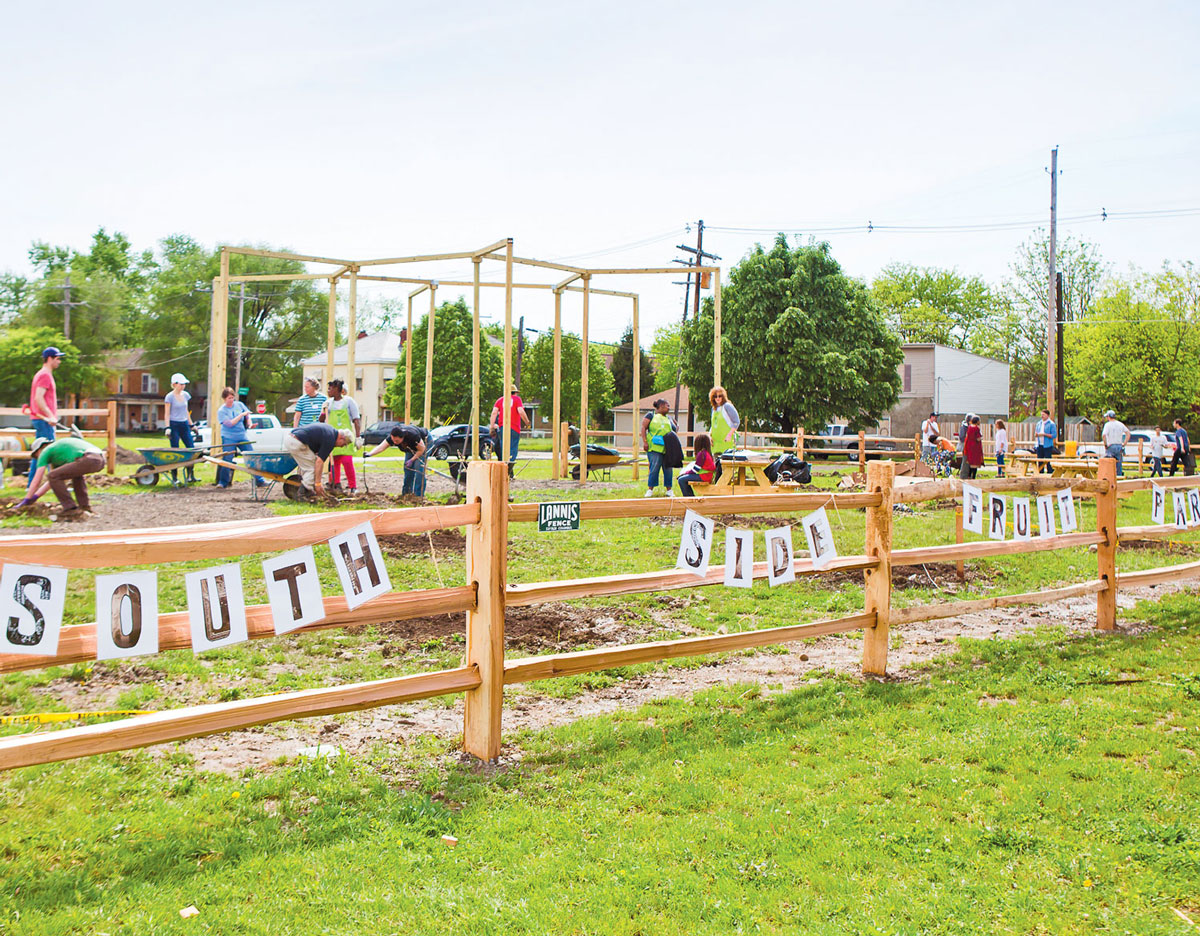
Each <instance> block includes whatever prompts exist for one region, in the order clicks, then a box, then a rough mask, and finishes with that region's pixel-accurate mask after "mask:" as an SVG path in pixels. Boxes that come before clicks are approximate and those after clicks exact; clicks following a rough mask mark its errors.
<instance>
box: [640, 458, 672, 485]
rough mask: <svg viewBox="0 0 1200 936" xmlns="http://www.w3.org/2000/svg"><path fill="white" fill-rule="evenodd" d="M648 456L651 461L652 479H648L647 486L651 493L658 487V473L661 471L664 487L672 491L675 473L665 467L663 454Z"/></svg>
mask: <svg viewBox="0 0 1200 936" xmlns="http://www.w3.org/2000/svg"><path fill="white" fill-rule="evenodd" d="M646 455H647V457H648V458H649V459H650V477H649V478H647V479H646V486H647V487H648V488H649V489H650V490H651V491H653V490H654V489H655V488H656V487H658V473H659V471H662V476H663V487H665V488H666V489H667V490H668V491H669V490H670V489H671V478H672V476H673V471H672V469H670V468H667V467H666V466H665V465H663V453H662V452H647V453H646Z"/></svg>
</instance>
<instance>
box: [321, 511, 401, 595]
mask: <svg viewBox="0 0 1200 936" xmlns="http://www.w3.org/2000/svg"><path fill="white" fill-rule="evenodd" d="M329 552H330V553H331V554H332V555H333V565H334V567H335V568H336V569H337V571H338V578H339V579H340V580H341V582H342V593H343V594H344V595H345V596H346V607H347V608H349V609H350V610H351V611H353V610H354V609H355V608H357V607H358V606H359V605H361V604H366V603H367V602H368V601H370V600H371V599H372V598H378V597H379V596H380V595H386V594H387V593H388V592H390V591H391V590H392V582H391V579H389V578H388V571H387V567H386V566H384V564H383V553H382V552H381V551H380V549H379V543H378V542H376V540H375V529H374V527H372V526H371V522H370V521H369V520H368V521H367V522H366V523H360V524H359V525H358V526H356V527H354V528H353V529H350V530H347V531H346V532H345V533H339V534H338V535H337V536H335V537H333V538H332V539H330V540H329Z"/></svg>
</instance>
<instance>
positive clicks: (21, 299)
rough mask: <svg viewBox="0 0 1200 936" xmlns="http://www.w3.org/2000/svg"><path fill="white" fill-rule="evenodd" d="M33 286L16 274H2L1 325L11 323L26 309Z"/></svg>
mask: <svg viewBox="0 0 1200 936" xmlns="http://www.w3.org/2000/svg"><path fill="white" fill-rule="evenodd" d="M32 292H33V284H31V283H30V282H29V280H28V279H26V278H25V277H24V276H18V275H17V274H15V273H0V324H5V323H8V322H11V321H12V320H13V319H15V318H16V317H17V316H18V315H20V313H21V310H22V309H24V308H25V303H26V302H27V301H28V299H29V297H30V295H31V294H32Z"/></svg>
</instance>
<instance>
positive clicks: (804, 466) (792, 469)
mask: <svg viewBox="0 0 1200 936" xmlns="http://www.w3.org/2000/svg"><path fill="white" fill-rule="evenodd" d="M763 472H764V473H765V474H766V476H767V477H768V478H769V479H770V481H771V483H772V484H778V483H779V482H780V481H795V482H796V483H798V484H812V466H811V465H809V463H808V462H806V461H802V460H801V459H800V458H798V457H797V456H795V455H792V454H790V453H788V454H786V455H780V456H779V457H778V458H776V459H775V461H773V462H771V464H769V465H767V467H766V468H764V469H763Z"/></svg>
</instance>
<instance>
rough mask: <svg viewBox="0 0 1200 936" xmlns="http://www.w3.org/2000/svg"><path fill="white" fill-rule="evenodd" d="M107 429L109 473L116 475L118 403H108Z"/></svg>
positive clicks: (110, 401) (114, 401)
mask: <svg viewBox="0 0 1200 936" xmlns="http://www.w3.org/2000/svg"><path fill="white" fill-rule="evenodd" d="M104 428H105V429H107V430H108V455H107V458H106V461H107V463H108V473H109V474H115V473H116V470H117V401H116V400H109V401H108V422H107V423H105V426H104Z"/></svg>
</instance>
